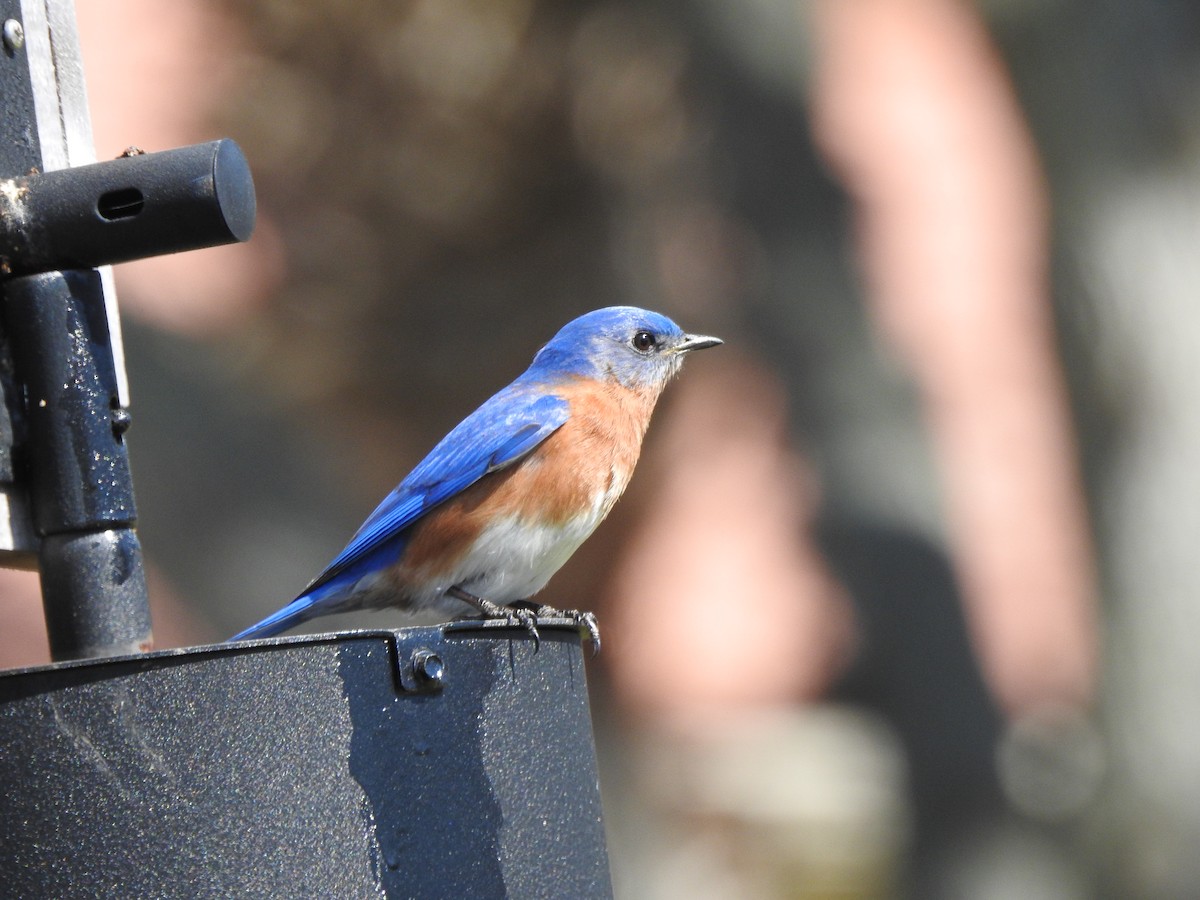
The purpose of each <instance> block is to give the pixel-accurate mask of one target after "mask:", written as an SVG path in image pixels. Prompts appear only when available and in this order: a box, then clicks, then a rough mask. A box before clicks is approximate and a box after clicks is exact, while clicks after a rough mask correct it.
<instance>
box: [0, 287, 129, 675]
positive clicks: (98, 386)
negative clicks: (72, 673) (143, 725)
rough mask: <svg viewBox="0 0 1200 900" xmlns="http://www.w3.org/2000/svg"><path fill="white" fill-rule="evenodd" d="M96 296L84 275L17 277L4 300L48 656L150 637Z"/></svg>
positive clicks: (92, 651) (124, 649)
mask: <svg viewBox="0 0 1200 900" xmlns="http://www.w3.org/2000/svg"><path fill="white" fill-rule="evenodd" d="M102 290H103V289H102V286H101V282H100V275H99V273H98V272H96V271H95V270H84V271H66V272H49V273H44V274H38V275H28V276H25V277H20V278H13V279H10V280H9V281H7V282H6V283H5V285H4V292H3V294H4V320H5V333H6V335H7V336H8V337H9V339H10V340H11V342H12V350H13V358H14V363H15V367H16V376H17V382H18V383H20V384H22V385H23V386H24V389H25V405H24V406H25V416H26V419H27V428H28V433H27V435H26V442H25V445H24V447H23V448H22V449H23V456H24V461H25V463H26V467H27V471H28V476H29V490H30V500H31V506H32V511H33V520H34V528H35V530H36V532H37V534H38V535H39V536H40V537H41V546H40V549H39V552H38V568H39V570H40V572H41V577H42V598H43V604H44V606H45V611H46V625H47V629H48V631H49V636H50V651H51V654H52V655H53V657H54V658H55V659H73V658H80V657H91V656H114V655H120V654H124V653H137V652H141V651H145V650H148V649H149V647H150V640H151V638H150V612H149V606H148V602H147V597H146V581H145V576H144V574H143V569H142V553H141V546H140V543H139V541H138V538H137V533H136V532H135V531H134V525H135V523H136V519H137V513H136V510H135V507H134V501H133V482H132V479H131V477H130V471H129V456H128V453H127V451H126V447H125V441H124V431H125V428H126V427H127V426H128V416H127V413H126V411H125V410H124V409H123V408H122V407H121V405H120V402H119V399H118V396H117V379H116V373H115V371H114V369H113V363H112V352H111V348H110V347H109V344H108V325H107V318H106V316H105V310H104V296H103V293H102Z"/></svg>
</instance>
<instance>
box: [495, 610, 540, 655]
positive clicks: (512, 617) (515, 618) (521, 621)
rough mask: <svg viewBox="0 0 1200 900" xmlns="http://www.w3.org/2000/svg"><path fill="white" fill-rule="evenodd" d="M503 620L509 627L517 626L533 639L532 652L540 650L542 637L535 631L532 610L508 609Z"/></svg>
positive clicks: (535, 618)
mask: <svg viewBox="0 0 1200 900" xmlns="http://www.w3.org/2000/svg"><path fill="white" fill-rule="evenodd" d="M504 618H506V619H507V620H508V624H509V625H514V626H519V627H521V628H524V629H525V630H526V631H528V632H529V636H530V637H532V638H533V652H534V653H537V652H538V650H540V649H541V648H542V636H541V635H540V634H539V633H538V629H537V614H536V613H535V612H533V611H532V610H528V609H522V608H520V607H518V608H515V609H514V608H513V607H508V608H507V610H506V612H505V614H504Z"/></svg>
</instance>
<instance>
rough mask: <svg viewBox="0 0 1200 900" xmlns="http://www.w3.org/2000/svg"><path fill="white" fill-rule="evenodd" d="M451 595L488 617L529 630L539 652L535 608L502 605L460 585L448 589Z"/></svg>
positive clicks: (539, 641) (540, 638)
mask: <svg viewBox="0 0 1200 900" xmlns="http://www.w3.org/2000/svg"><path fill="white" fill-rule="evenodd" d="M446 593H447V594H449V595H450V596H451V597H453V598H454V599H456V600H462V601H463V602H464V603H469V604H471V606H473V607H475V608H476V609H477V610H479V612H480V613H482V614H483V616H484V618H487V619H503V620H504V621H505V622H507V623H508V624H509V625H514V626H519V627H521V628H524V629H525V630H526V631H528V632H529V636H530V637H532V638H533V652H534V653H537V651H538V650H540V649H541V646H542V636H541V635H540V634H539V633H538V629H537V617H538V614H537V613H536V612H534V611H533V610H530V609H526V608H525V607H515V608H514V607H511V606H501V605H500V604H499V603H493V602H492V601H491V600H488V599H486V598H485V597H476V596H475V595H474V594H471V593H468V592H467V591H464V590H463V589H462V588H460V587H457V586H455V587H452V588H450V589H449V590H448V591H446Z"/></svg>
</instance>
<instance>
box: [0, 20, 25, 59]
mask: <svg viewBox="0 0 1200 900" xmlns="http://www.w3.org/2000/svg"><path fill="white" fill-rule="evenodd" d="M0 31H2V34H3V38H4V46H5V48H6V49H7V50H8V52H9V53H16V52H17V51H18V50H20V49H21V48H22V47H24V46H25V26H23V25H22V24H21V23H20V22H18V21H17V20H16V19H5V20H4V27H3V29H2V30H0Z"/></svg>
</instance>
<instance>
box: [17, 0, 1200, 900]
mask: <svg viewBox="0 0 1200 900" xmlns="http://www.w3.org/2000/svg"><path fill="white" fill-rule="evenodd" d="M77 9H78V14H79V20H80V29H81V35H82V41H83V53H84V59H85V64H86V74H87V78H88V86H89V96H90V99H91V104H92V116H93V123H94V128H95V134H96V144H97V152H98V156H99V157H100V158H112V157H115V156H117V155H118V154H119V153H120V152H121V151H122V150H123V149H124V148H125V147H127V146H129V145H136V146H138V147H141V148H143V149H146V150H161V149H168V148H170V147H174V146H178V145H182V144H187V143H191V142H196V141H200V140H207V139H211V138H216V137H224V136H228V137H233V138H235V139H236V140H237V141H238V142H239V143H240V144H241V146H242V147H243V149H244V150H245V151H246V154H247V156H248V157H249V159H250V162H251V166H252V169H253V171H254V176H255V181H256V184H257V187H258V196H259V207H260V217H259V226H258V230H257V232H256V234H255V236H254V238H253V240H252V241H250V242H249V244H246V245H243V246H238V247H231V248H221V249H218V250H211V251H204V252H199V253H192V254H187V255H182V256H178V257H173V258H164V259H158V260H152V261H145V262H140V263H136V264H130V265H128V266H123V267H118V270H117V279H118V288H119V294H120V300H121V305H122V312H123V324H124V330H125V344H126V353H127V359H128V369H129V376H130V381H131V390H132V396H133V423H134V424H133V428H132V431H131V432H130V441H131V448H132V449H131V455H132V458H133V466H134V476H135V484H136V489H137V499H138V507H139V512H140V522H139V530H140V534H141V538H142V542H143V545H144V548H145V550H146V553H147V557H148V566H149V577H150V587H151V593H152V602H153V605H154V609H155V634H156V637H157V640H158V644H159V646H163V647H166V646H177V645H186V644H191V643H202V642H208V641H214V640H220V639H223V638H224V637H226V636H227V635H229V634H231V633H233V632H234V631H237V630H238V629H240V628H242V627H245V626H246V625H248V624H250V623H252V622H254V621H256V620H257V619H258V618H260V617H261V616H263V615H265V614H266V613H268V612H270V611H272V610H274V609H275V608H277V607H278V606H279V605H281V604H282V603H283V602H285V601H287V600H288V599H290V598H291V597H292V596H294V595H295V594H296V593H297V592H298V591H299V590H300V589H301V588H303V587H304V585H305V584H306V583H307V582H308V581H309V580H310V579H311V578H312V577H313V576H314V575H315V574H316V573H317V572H318V571H320V569H321V568H322V567H323V566H324V565H325V563H326V562H328V560H329V559H330V558H332V556H333V555H334V554H335V553H336V552H337V551H338V550H339V549H341V547H342V546H343V544H344V543H345V541H346V540H347V539H348V537H349V536H350V534H351V533H352V532H353V531H354V529H355V528H356V527H357V525H358V524H359V522H360V521H361V520H362V519H363V518H364V517H365V515H366V514H367V513H368V512H370V510H371V509H373V508H374V506H375V504H376V503H377V502H378V500H379V499H380V498H381V497H382V496H383V495H384V494H385V493H386V492H387V491H388V490H390V488H391V487H392V486H393V485H394V484H395V483H396V482H397V481H398V480H399V479H400V478H401V477H402V476H403V475H404V474H405V473H406V472H407V471H408V470H409V468H410V467H411V466H412V465H414V464H415V463H416V462H417V461H418V460H419V459H420V458H421V456H423V454H424V453H425V452H426V451H427V450H428V449H429V448H430V447H431V446H432V445H433V443H434V442H436V440H437V439H438V438H439V437H440V436H441V435H442V434H443V433H445V431H446V430H448V429H449V428H450V427H452V426H453V425H454V424H455V423H456V422H457V421H458V420H459V419H461V418H462V417H463V416H464V415H465V414H466V413H468V412H469V411H470V410H471V409H473V408H474V407H475V406H476V405H477V404H478V403H480V402H482V401H483V400H484V399H485V398H486V397H487V396H489V395H490V394H491V393H492V392H493V391H495V390H496V389H498V388H499V387H501V386H502V385H503V384H505V383H507V382H508V381H509V380H511V378H513V377H514V376H515V375H516V374H518V373H519V372H520V371H521V370H522V369H523V368H524V367H525V365H527V363H528V361H529V359H530V358H531V357H532V355H533V353H534V352H535V351H536V350H537V348H538V347H539V346H540V345H541V344H542V343H543V342H544V341H545V340H547V339H548V338H549V337H550V336H551V335H552V334H553V333H554V332H555V331H556V330H557V328H558V327H559V326H560V325H562V324H563V323H565V322H566V321H567V320H568V319H570V318H572V317H573V316H575V315H577V314H579V313H582V312H585V311H587V310H589V309H592V308H596V307H600V306H606V305H614V304H636V305H643V306H648V307H652V308H655V309H659V310H661V311H663V312H665V313H667V314H668V315H670V316H672V317H673V318H675V319H676V320H677V321H679V322H680V324H681V325H682V326H683V327H684V328H685V329H687V330H692V331H699V332H703V333H709V334H717V335H720V336H722V337H724V338H725V339H726V342H727V344H726V346H725V347H723V348H722V349H721V350H719V351H716V352H714V353H713V354H711V355H710V354H704V355H702V356H700V357H698V358H696V359H693V360H691V361H690V363H689V366H688V368H687V371H686V372H685V373H684V374H683V375H682V377H681V378H680V380H679V381H678V383H676V384H675V385H673V386H672V387H671V388H670V389H669V391H668V392H667V395H666V397H665V398H664V401H663V403H662V405H661V406H660V409H659V411H658V413H657V414H656V419H655V422H654V424H653V425H652V426H651V430H650V436H649V438H648V441H647V446H646V449H645V453H644V455H643V459H642V462H641V464H640V466H639V469H638V472H637V474H636V475H635V477H634V480H633V483H632V485H631V487H630V489H629V492H628V494H627V496H626V498H625V499H624V500H623V501H622V502H621V503H620V504H618V507H617V509H616V511H615V512H614V514H613V515H612V517H611V518H610V520H609V522H607V523H606V524H605V525H604V526H603V527H602V528H601V529H600V531H599V532H598V533H597V534H596V535H595V536H594V537H593V538H592V540H590V541H589V542H588V543H587V544H586V545H585V546H584V547H583V549H582V550H581V551H580V552H579V553H578V554H577V555H576V557H575V558H573V559H572V561H571V562H570V563H568V565H567V566H566V567H565V568H564V569H563V571H562V572H561V573H560V574H559V575H558V576H557V577H556V578H555V579H554V581H552V582H551V585H550V586H549V587H548V588H547V590H546V592H545V593H544V595H543V597H544V599H546V600H547V601H548V602H551V603H553V604H555V605H558V606H569V607H580V608H584V609H595V610H596V611H597V613H598V614H599V617H600V621H601V624H602V627H603V628H604V633H605V649H604V652H603V653H602V654H600V656H599V657H598V658H597V659H596V660H595V661H594V663H593V664H592V666H591V677H592V685H593V695H594V713H595V717H596V726H597V731H598V740H599V744H600V753H601V768H602V789H603V794H604V800H605V808H606V818H607V826H608V829H609V841H610V853H611V856H612V864H613V870H614V878H615V882H616V887H617V891H618V895H619V896H622V897H631V898H632V897H639V898H640V897H645V898H683V897H687V898H725V897H730V898H733V897H737V898H775V897H800V898H810V897H812V898H815V897H848V898H854V897H956V898H974V897H979V898H1007V897H1020V898H1033V897H1046V898H1077V897H1102V898H1103V897H1167V898H1174V897H1182V896H1194V895H1195V894H1196V893H1197V892H1200V855H1198V854H1197V853H1196V852H1195V848H1196V847H1198V846H1200V750H1198V749H1197V748H1198V747H1200V724H1198V723H1200V717H1197V715H1196V697H1197V696H1200V654H1197V653H1196V652H1194V649H1193V647H1194V645H1195V644H1196V642H1197V640H1198V639H1200V569H1198V567H1197V566H1196V565H1195V564H1194V561H1193V556H1194V554H1193V551H1192V548H1191V545H1192V544H1193V543H1194V541H1195V537H1196V535H1197V534H1200V522H1197V519H1198V518H1200V503H1198V502H1197V484H1196V481H1197V479H1196V477H1195V475H1194V471H1195V467H1196V460H1197V459H1200V404H1197V402H1196V399H1197V398H1196V391H1197V385H1200V378H1198V377H1197V376H1198V374H1200V373H1197V365H1196V359H1197V358H1198V354H1197V352H1196V351H1197V350H1198V349H1200V347H1198V346H1197V345H1198V343H1200V342H1198V340H1197V335H1198V334H1200V322H1198V321H1197V319H1198V317H1200V312H1198V307H1197V305H1196V304H1195V302H1194V300H1195V297H1196V294H1197V287H1198V286H1200V252H1197V249H1196V248H1197V246H1200V7H1198V6H1196V5H1195V4H1194V3H1191V2H1188V0H1164V2H1159V3H1154V4H1128V3H1124V2H1120V0H1091V2H1083V0H1043V2H1038V3H1033V2H1025V0H989V2H980V3H977V4H970V3H965V2H957V0H854V2H849V0H810V2H804V0H793V2H785V0H746V2H743V3H739V4H729V3H722V2H720V0H676V2H665V0H663V2H655V0H650V2H646V0H642V2H636V3H635V2H632V0H601V2H592V0H568V2H558V3H549V2H539V0H302V2H297V0H291V2H281V0H256V2H250V0H222V2H202V0H173V2H172V3H170V4H162V3H157V2H155V0H77ZM0 604H3V610H4V620H5V628H4V631H3V634H2V635H0V664H2V665H4V666H15V665H27V664H33V663H38V662H44V661H47V660H48V650H47V648H46V641H45V635H44V630H43V629H42V625H41V618H40V608H39V600H38V594H37V584H36V576H34V575H31V574H29V573H18V572H9V571H0ZM399 624H404V623H403V622H402V620H400V619H398V618H397V617H396V616H394V615H391V614H388V613H375V614H367V615H361V616H357V617H342V618H340V619H337V620H325V621H322V622H318V623H315V624H314V626H313V629H311V630H328V629H331V628H334V627H350V626H384V625H386V626H391V625H399Z"/></svg>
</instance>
